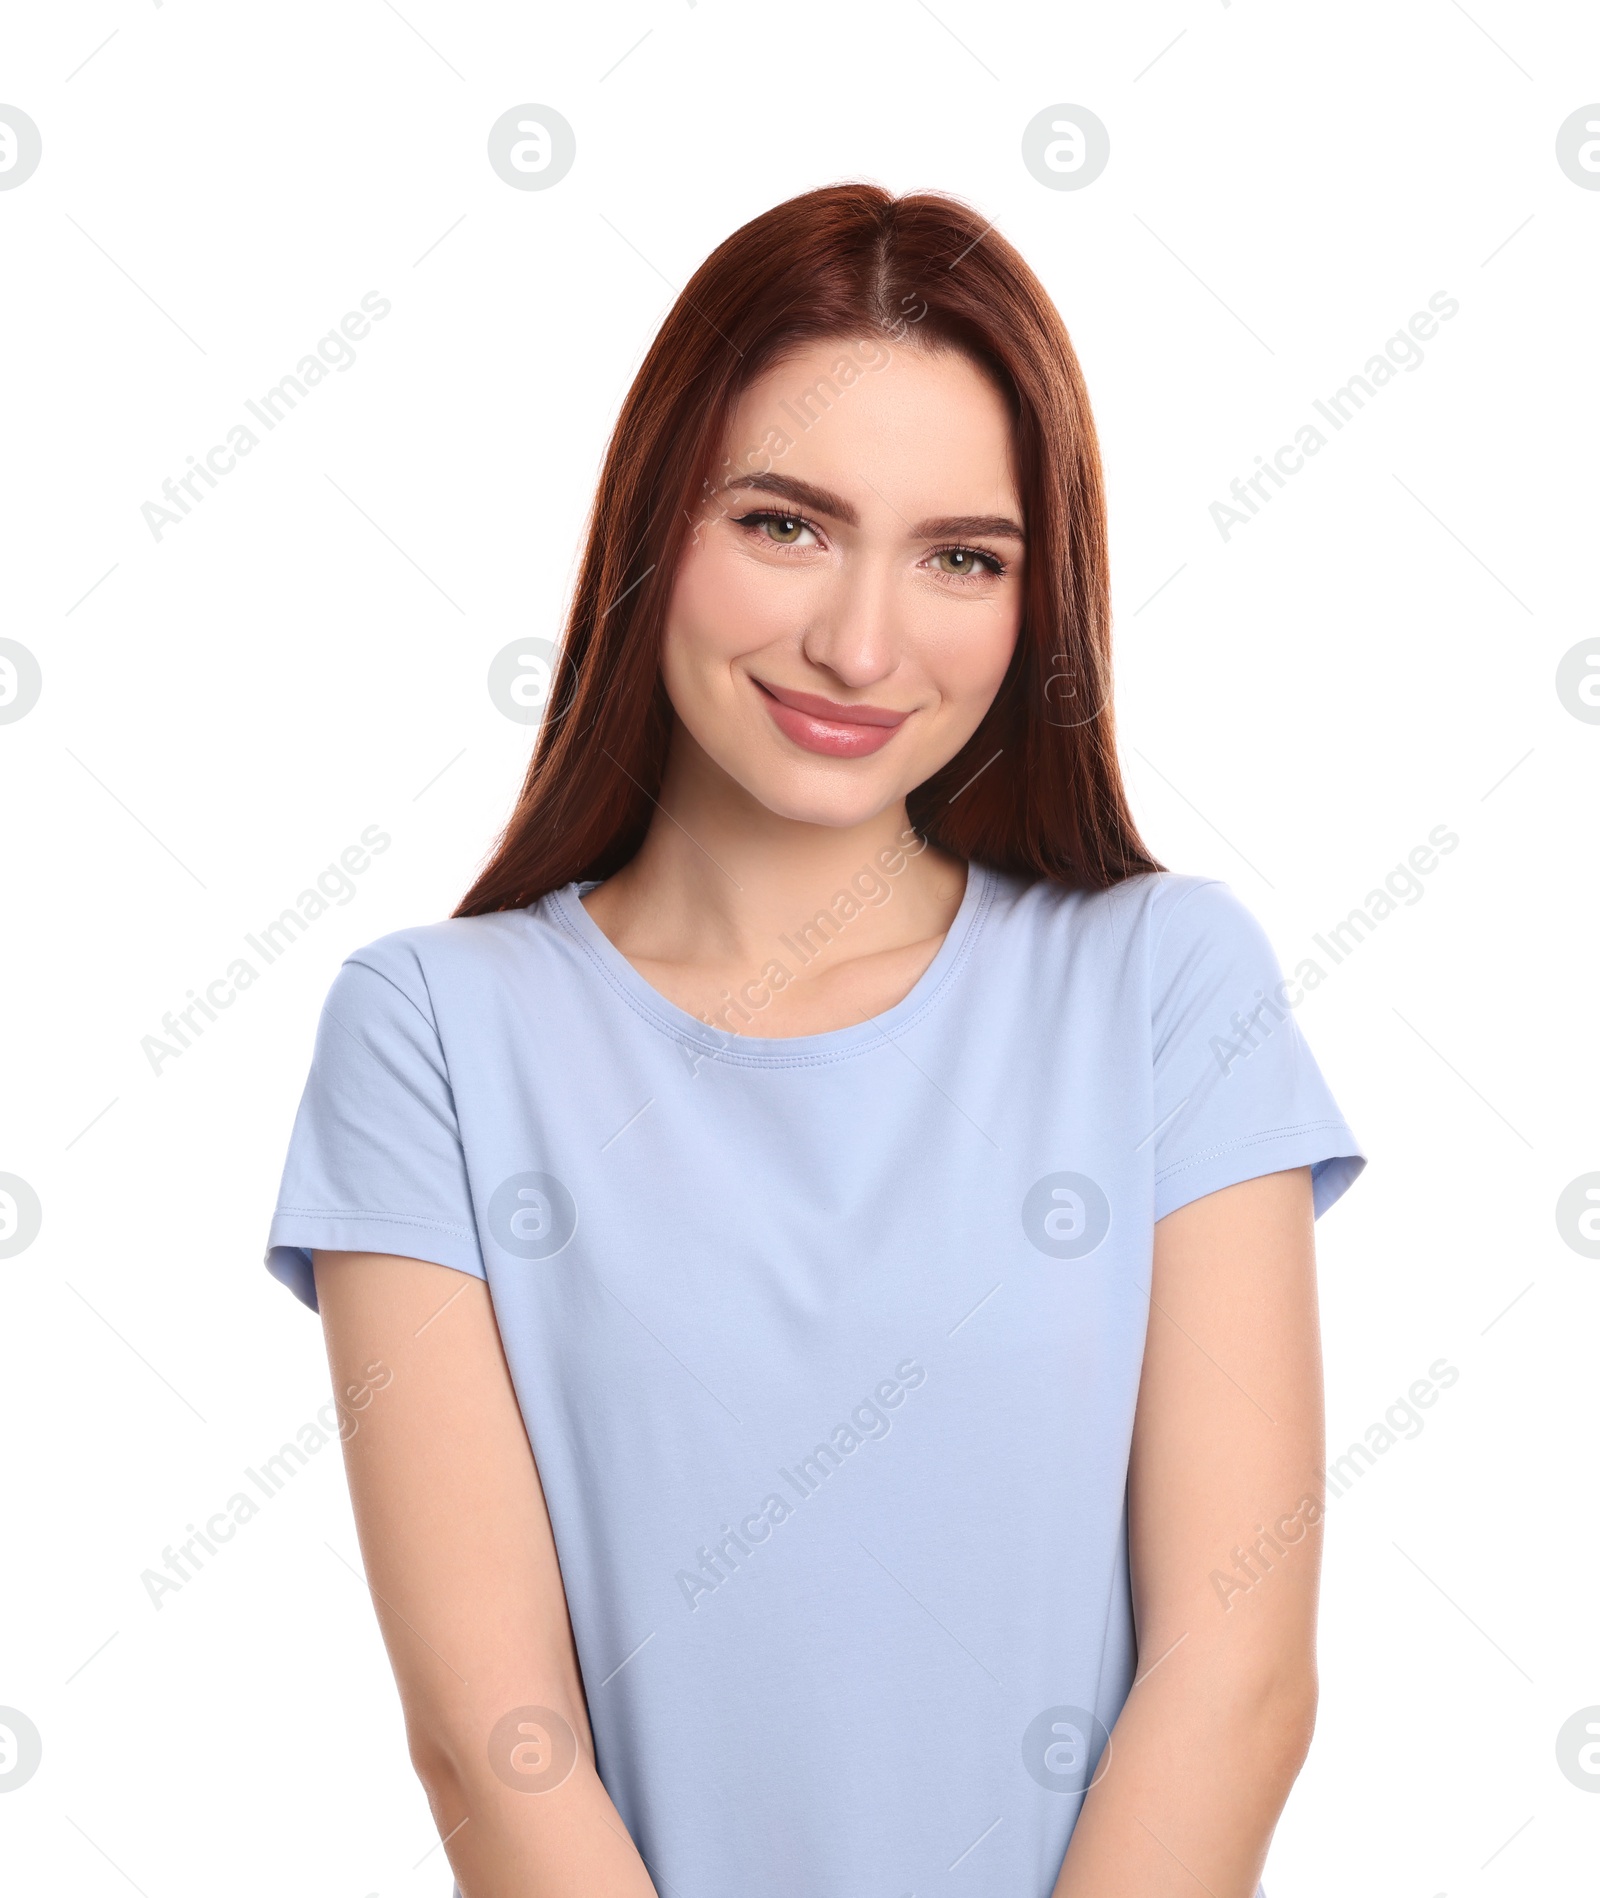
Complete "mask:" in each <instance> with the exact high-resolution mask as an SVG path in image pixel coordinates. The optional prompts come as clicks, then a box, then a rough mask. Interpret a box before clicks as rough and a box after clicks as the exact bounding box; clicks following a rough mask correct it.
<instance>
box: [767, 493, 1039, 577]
mask: <svg viewBox="0 0 1600 1898" xmlns="http://www.w3.org/2000/svg"><path fill="white" fill-rule="evenodd" d="M732 518H733V524H734V526H735V527H744V528H749V529H751V530H752V531H754V530H756V529H757V528H759V527H760V526H761V524H762V522H763V521H798V522H799V523H800V525H801V526H802V527H808V528H810V530H811V532H812V533H813V534H815V535H817V536H818V538H819V539H820V538H821V535H822V529H821V528H820V527H818V526H817V524H816V522H815V521H811V520H807V519H806V517H805V515H804V514H789V513H784V512H782V511H781V510H779V509H777V508H758V509H757V510H756V511H755V512H754V513H753V514H739V515H735V516H733V517H732ZM767 545H768V546H769V547H776V548H778V549H779V550H780V551H781V550H782V548H783V546H784V543H783V542H782V541H781V540H769V541H768V542H767ZM940 554H971V555H972V557H973V559H974V560H976V561H978V562H980V563H981V564H982V566H983V568H984V570H985V571H986V572H987V573H989V574H991V575H992V576H993V577H994V578H995V579H999V578H1000V577H1001V576H1002V575H1003V574H1004V573H1005V571H1006V563H1005V562H1004V561H1003V560H1002V559H1001V558H1000V556H999V555H998V554H991V553H988V552H986V551H985V550H984V549H983V548H982V547H968V546H966V545H965V544H964V543H962V542H960V541H952V542H950V543H949V544H948V545H947V546H944V547H931V548H929V550H928V558H929V559H930V560H932V559H935V558H937V556H938V555H940ZM940 577H941V578H942V579H945V580H955V581H957V582H960V581H962V580H971V579H973V578H975V576H974V575H973V574H970V573H946V574H943V575H941V576H940Z"/></svg>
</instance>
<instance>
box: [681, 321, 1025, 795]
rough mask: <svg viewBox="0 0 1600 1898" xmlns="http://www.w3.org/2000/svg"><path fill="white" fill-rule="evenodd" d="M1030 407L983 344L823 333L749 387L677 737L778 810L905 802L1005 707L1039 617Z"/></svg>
mask: <svg viewBox="0 0 1600 1898" xmlns="http://www.w3.org/2000/svg"><path fill="white" fill-rule="evenodd" d="M1022 527H1023V523H1022V506H1021V501H1020V499H1019V496H1018V488H1017V480H1016V474H1015V469H1014V466H1013V455H1012V447H1011V428H1010V418H1009V415H1008V412H1007V408H1006V404H1005V402H1004V400H1003V398H1002V397H1001V395H1000V393H999V391H998V390H997V389H996V388H995V387H994V385H993V383H992V382H991V381H990V380H989V379H988V378H987V377H986V376H985V375H984V374H983V373H982V371H980V370H979V369H978V368H976V367H975V366H974V365H973V363H972V362H970V361H969V360H968V359H967V358H966V357H965V356H961V355H958V354H955V353H953V352H949V351H932V350H927V349H923V348H910V347H907V346H905V345H903V344H902V345H896V346H895V347H894V348H893V349H891V348H890V347H889V345H888V344H887V343H885V342H876V341H872V340H865V339H864V340H861V341H859V342H852V341H851V340H850V339H848V338H847V339H844V340H839V341H833V340H828V341H822V342H817V343H812V344H809V345H808V346H806V347H805V348H804V349H803V350H801V351H797V352H796V353H795V354H793V355H791V356H789V357H787V358H785V359H784V360H783V361H782V362H779V363H778V364H776V365H775V366H774V367H773V368H772V369H770V370H769V371H768V372H767V373H766V374H765V375H763V376H762V377H760V378H759V379H758V380H757V381H755V382H753V383H752V384H751V386H750V387H749V388H748V389H747V390H746V391H745V393H744V396H743V398H742V399H741V401H740V402H739V405H738V407H737V409H736V411H735V413H734V415H733V418H732V422H731V425H730V427H729V430H728V433H727V437H726V439H725V441H724V443H723V446H722V453H721V457H720V458H719V464H718V468H717V471H716V472H715V474H714V475H713V476H712V478H711V481H710V483H709V484H708V492H707V493H706V495H705V496H704V499H703V504H702V506H701V508H700V511H699V516H698V519H697V520H696V522H695V531H694V534H693V535H692V536H691V539H690V542H689V545H688V547H687V549H686V551H685V553H684V557H683V560H682V564H681V566H680V567H679V570H678V575H677V580H676V583H675V586H674V589H673V594H672V599H671V604H670V607H669V610H668V615H667V625H666V630H665V635H664V640H663V648H662V675H663V678H664V680H665V683H666V688H667V693H668V696H669V697H670V699H671V701H672V705H673V709H674V710H675V711H676V713H677V717H678V724H679V729H678V731H677V732H675V734H674V741H673V742H674V745H675V747H681V746H684V745H687V746H688V748H689V749H690V751H691V753H693V754H694V758H695V763H696V764H697V765H699V766H700V767H701V768H709V769H710V770H711V771H712V772H713V773H715V772H719V771H720V773H722V774H723V775H724V777H725V778H726V779H729V780H732V781H733V783H734V784H736V785H738V786H740V787H742V788H743V790H744V791H746V792H747V793H748V794H749V795H750V796H751V797H753V798H755V799H756V800H757V801H758V802H759V803H761V804H762V805H764V806H765V807H766V808H767V809H768V810H770V811H773V812H775V813H777V814H778V815H780V816H784V817H789V818H793V819H797V820H799V821H802V822H805V823H813V824H826V825H834V826H841V827H843V826H850V825H854V824H860V823H865V822H867V821H868V820H870V819H871V818H873V817H875V816H876V815H878V813H880V812H881V811H884V810H886V809H888V808H890V807H891V806H897V805H898V804H899V802H900V800H901V799H903V798H904V797H905V795H906V793H907V792H908V791H910V790H912V789H913V788H914V787H915V786H917V785H918V784H921V783H922V782H923V780H924V779H926V778H928V777H931V776H932V774H933V773H934V772H935V771H936V770H938V769H939V767H940V766H941V765H944V764H946V763H948V762H949V760H950V759H951V758H953V757H954V756H955V754H956V753H957V752H958V751H959V750H960V749H961V747H962V746H963V745H964V744H965V743H966V741H967V739H968V738H969V737H971V735H972V733H973V732H974V731H975V730H976V728H977V726H978V724H979V722H980V720H981V719H982V718H983V715H984V713H985V712H986V711H987V710H988V709H989V705H990V703H991V702H992V700H993V698H994V695H995V693H996V692H997V691H998V689H999V686H1000V682H1001V680H1002V679H1003V678H1004V676H1005V672H1006V667H1007V665H1008V663H1009V662H1010V659H1011V654H1012V651H1013V649H1014V647H1015V645H1016V640H1017V633H1018V629H1019V627H1020V624H1021V617H1022V562H1023V536H1022Z"/></svg>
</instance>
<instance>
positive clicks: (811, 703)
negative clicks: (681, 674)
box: [752, 679, 911, 758]
mask: <svg viewBox="0 0 1600 1898" xmlns="http://www.w3.org/2000/svg"><path fill="white" fill-rule="evenodd" d="M752 683H753V684H754V685H755V688H756V690H757V691H758V692H759V693H760V694H761V697H762V702H763V703H764V704H765V706H766V708H767V711H768V712H769V713H770V714H771V716H772V722H773V724H774V725H776V726H777V728H778V730H779V731H780V732H782V733H783V735H784V737H785V738H788V739H790V740H792V741H793V743H795V744H797V745H799V746H801V747H802V748H803V749H804V750H806V751H813V752H817V753H820V754H821V756H823V757H825V758H865V757H867V756H868V755H869V754H871V753H872V752H874V751H881V750H882V749H883V747H884V746H885V745H886V744H888V742H889V740H890V739H891V738H893V736H894V735H895V733H896V732H897V731H898V730H899V729H900V727H901V726H902V725H903V724H904V723H905V722H906V720H907V719H908V718H909V717H910V716H911V714H910V713H909V712H894V711H890V710H889V708H888V707H887V706H883V705H845V704H841V703H840V701H839V700H838V699H825V698H819V697H818V696H817V694H816V693H814V692H791V691H790V690H789V689H788V688H787V687H785V686H775V685H764V684H763V683H762V681H761V680H759V679H756V680H753V681H752Z"/></svg>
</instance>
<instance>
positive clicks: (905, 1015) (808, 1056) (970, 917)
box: [532, 861, 994, 1067]
mask: <svg viewBox="0 0 1600 1898" xmlns="http://www.w3.org/2000/svg"><path fill="white" fill-rule="evenodd" d="M595 887H596V884H595V882H593V881H590V882H584V883H578V882H573V883H568V884H565V885H563V886H562V888H560V889H558V890H552V891H551V892H550V893H549V895H548V896H546V897H544V898H542V899H541V902H540V903H538V904H534V905H533V906H532V907H533V908H534V909H538V908H540V907H543V906H548V909H549V911H550V913H551V915H552V917H553V918H554V920H555V921H556V922H557V923H558V924H559V925H560V926H561V927H562V928H563V929H564V930H565V931H566V932H567V934H568V935H569V936H572V937H573V938H574V939H575V940H576V942H577V944H578V947H579V948H580V949H582V950H583V952H584V953H585V955H586V956H587V957H588V959H589V961H590V962H591V963H592V964H593V966H594V967H595V969H596V970H597V971H598V973H599V974H600V975H601V976H602V977H603V978H604V980H605V981H606V982H607V983H608V984H609V985H610V987H611V988H612V989H613V990H615V991H616V993H617V994H618V995H620V996H621V998H622V999H623V1000H624V1001H625V1002H626V1003H627V1004H628V1005H629V1006H630V1007H631V1008H632V1009H633V1010H634V1011H635V1012H636V1013H638V1014H642V1015H643V1016H644V1017H645V1018H646V1019H647V1020H648V1021H650V1022H651V1023H652V1024H653V1025H654V1026H655V1027H657V1028H659V1029H662V1030H663V1031H664V1032H665V1033H667V1034H669V1035H671V1036H673V1037H674V1039H676V1040H678V1041H680V1042H688V1043H691V1044H692V1045H693V1046H694V1047H695V1048H697V1049H700V1050H702V1051H703V1052H705V1053H707V1054H710V1055H714V1056H715V1058H716V1059H717V1060H720V1061H729V1062H733V1063H735V1064H736V1065H739V1066H744V1067H796V1066H801V1065H805V1066H814V1065H816V1064H817V1063H818V1062H823V1061H833V1060H839V1059H842V1058H844V1057H847V1056H849V1055H853V1054H859V1053H861V1052H862V1051H863V1050H865V1049H867V1048H870V1047H874V1046H881V1045H882V1044H883V1042H884V1041H885V1040H893V1039H894V1038H895V1037H896V1036H898V1035H900V1034H902V1033H903V1032H904V1031H905V1030H906V1029H907V1028H909V1027H911V1026H912V1024H913V1023H914V1022H915V1021H916V1020H918V1019H919V1018H920V1017H921V1016H922V1015H923V1014H924V1013H926V1012H927V1010H929V1009H930V1008H932V1007H933V1006H934V1005H935V1003H936V1002H937V1001H938V999H939V998H940V996H941V995H942V994H943V993H944V991H945V989H946V988H947V987H948V985H949V983H950V982H951V980H952V979H953V978H954V976H955V975H956V973H957V972H958V970H959V969H960V967H961V965H962V964H963V963H964V962H965V961H966V959H967V957H968V955H969V953H970V952H971V950H972V948H973V947H974V945H975V944H976V942H977V938H978V931H979V928H980V926H981V924H982V921H983V918H984V916H985V914H986V913H987V911H988V908H989V905H990V902H991V900H992V898H993V895H994V873H993V872H992V871H991V870H989V869H988V868H986V867H985V866H984V865H983V864H981V863H977V862H972V861H969V862H968V864H967V887H966V889H965V890H964V891H963V892H962V896H961V901H960V903H959V905H958V906H957V908H956V913H955V915H954V916H953V917H952V918H951V921H950V927H949V929H948V930H946V932H945V938H944V941H943V942H942V943H940V945H939V947H938V949H937V951H936V952H935V954H934V956H933V959H932V961H931V962H929V964H928V966H927V968H925V969H924V970H923V972H922V974H921V975H920V976H918V977H917V979H916V981H915V982H914V983H913V984H912V985H911V987H910V989H909V990H908V991H907V992H906V994H904V995H903V996H902V997H901V998H900V1000H899V1001H898V1002H896V1003H894V1005H893V1006H892V1007H890V1008H887V1009H885V1010H884V1011H883V1013H882V1014H880V1015H873V1016H870V1017H869V1018H868V1019H867V1020H866V1021H861V1022H852V1023H849V1024H847V1025H846V1026H845V1027H843V1028H829V1029H825V1030H824V1031H823V1032H822V1033H820V1034H815V1035H785V1036H773V1035H748V1034H735V1033H733V1032H732V1031H731V1030H729V1029H726V1028H722V1027H718V1026H716V1025H714V1024H712V1023H708V1022H703V1021H702V1020H701V1019H700V1018H699V1016H698V1015H691V1014H690V1013H689V1011H688V1010H687V1009H686V1008H680V1007H679V1006H678V1004H677V1003H676V1002H673V1001H670V1000H669V999H668V998H667V997H666V996H665V995H663V994H662V993H661V991H660V990H659V989H658V988H656V987H655V986H654V985H653V984H651V983H650V982H647V981H646V980H645V978H644V977H643V976H642V975H641V974H640V973H639V971H638V970H637V969H636V968H635V967H634V966H633V964H632V963H631V962H630V961H629V960H628V958H627V957H626V956H625V955H624V954H623V953H622V951H621V950H620V949H619V948H618V947H617V946H616V944H615V943H614V942H612V940H611V938H610V937H609V936H608V935H607V934H606V933H605V931H604V930H603V929H602V928H601V927H600V925H599V924H598V923H597V922H596V921H595V920H594V918H593V917H592V916H591V915H590V914H589V912H588V910H586V909H585V908H584V906H583V903H582V901H581V900H580V897H581V893H583V892H586V891H588V890H591V889H594V888H595ZM774 956H775V958H777V959H779V960H785V961H787V960H792V958H784V957H782V956H781V954H780V952H779V951H778V950H777V949H776V948H775V949H774Z"/></svg>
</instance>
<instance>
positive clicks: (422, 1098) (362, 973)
mask: <svg viewBox="0 0 1600 1898" xmlns="http://www.w3.org/2000/svg"><path fill="white" fill-rule="evenodd" d="M364 958H365V959H364ZM380 961H382V962H383V963H384V964H386V965H387V966H388V968H389V972H388V973H385V972H384V968H383V967H380V966H379V962H380ZM318 1247H320V1248H321V1249H322V1250H324V1251H329V1252H389V1253H397V1254H400V1255H401V1256H403V1257H406V1258H413V1259H429V1260H432V1261H433V1262H434V1263H435V1264H438V1265H448V1266H453V1267H454V1268H455V1269H456V1270H457V1271H461V1272H470V1273H471V1274H472V1275H473V1276H474V1277H475V1278H483V1277H485V1276H486V1274H485V1272H484V1265H483V1254H482V1251H481V1249H480V1247H479V1244H478V1236H477V1226H476V1222H475V1220H474V1218H473V1213H472V1194H471V1189H470V1187H469V1185H468V1181H467V1169H466V1161H465V1159H464V1157H463V1155H462V1150H461V1137H460V1133H459V1131H458V1128H457V1124H456V1110H455V1099H454V1096H453V1094H452V1092H451V1087H450V1077H449V1073H448V1071H447V1069H446V1066H445V1060H444V1053H443V1050H442V1049H441V1047H440V1044H439V1034H438V1030H437V1028H436V1027H435V1025H434V1020H433V1015H432V1012H431V1009H430V1007H429V1002H428V995H427V988H426V984H425V983H424V982H423V980H422V977H421V972H420V970H418V969H417V968H416V967H415V959H414V957H407V956H404V955H400V956H395V955H385V954H384V953H383V945H377V946H376V947H375V948H374V949H369V950H358V951H357V952H356V954H355V955H353V956H351V957H350V958H349V959H348V960H347V961H346V962H345V963H344V965H343V967H342V968H341V969H340V970H339V973H338V975H337V976H335V978H334V981H333V985H332V987H331V988H330V989H329V991H328V997H327V1000H326V1002H324V1004H323V1008H322V1018H321V1020H320V1022H319V1023H318V1025H317V1040H316V1049H315V1052H314V1053H313V1055H312V1060H311V1072H310V1075H309V1077H308V1079H307V1081H306V1086H305V1092H304V1093H303V1094H302V1096H301V1098H300V1106H299V1110H298V1112H297V1113H296V1115H295V1121H294V1131H293V1133H292V1134H291V1136H290V1140H289V1157H288V1160H287V1161H286V1163H285V1165H284V1170H283V1184H282V1187H281V1189H280V1191H279V1193H278V1204H277V1210H276V1211H275V1212H274V1214H273V1216H272V1225H271V1229H270V1231H269V1234H268V1239H267V1254H266V1265H267V1270H268V1271H269V1272H271V1273H272V1274H273V1276H274V1277H275V1278H278V1279H281V1280H282V1281H283V1283H284V1284H285V1285H287V1286H288V1287H289V1289H290V1290H291V1291H292V1292H294V1293H295V1295H296V1296H297V1297H298V1298H300V1299H302V1300H303V1301H304V1302H305V1303H306V1304H307V1305H309V1306H310V1307H311V1309H312V1310H313V1311H315V1310H316V1308H317V1290H316V1281H315V1278H314V1276H313V1274H312V1269H311V1253H312V1250H313V1248H318Z"/></svg>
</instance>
